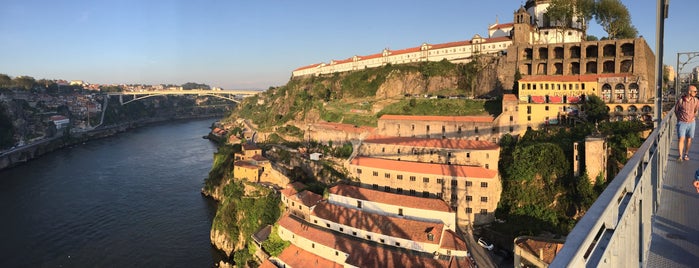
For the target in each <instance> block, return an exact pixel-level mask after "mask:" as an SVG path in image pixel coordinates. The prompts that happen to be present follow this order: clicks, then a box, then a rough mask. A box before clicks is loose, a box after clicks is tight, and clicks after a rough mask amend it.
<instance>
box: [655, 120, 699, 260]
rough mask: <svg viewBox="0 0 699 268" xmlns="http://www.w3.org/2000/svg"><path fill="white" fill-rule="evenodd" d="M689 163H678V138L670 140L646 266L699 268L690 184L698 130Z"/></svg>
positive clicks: (695, 197) (697, 199)
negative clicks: (668, 154) (664, 175)
mask: <svg viewBox="0 0 699 268" xmlns="http://www.w3.org/2000/svg"><path fill="white" fill-rule="evenodd" d="M696 130H697V132H695V135H694V137H695V139H693V145H692V147H691V148H690V150H689V158H690V160H689V161H686V160H685V161H682V162H679V161H677V157H678V150H677V144H678V143H677V137H676V136H675V137H674V138H673V141H672V148H671V150H669V151H670V156H669V157H668V162H667V167H665V172H666V177H665V181H664V182H663V185H662V194H661V196H660V200H659V204H660V205H659V207H658V210H657V212H656V214H655V216H654V217H653V222H652V227H653V233H652V237H651V246H650V252H649V254H648V261H647V267H699V193H697V190H696V188H694V186H693V185H692V182H693V180H694V171H695V170H697V169H699V128H697V129H696Z"/></svg>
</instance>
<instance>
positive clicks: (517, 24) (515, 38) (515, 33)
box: [512, 6, 534, 45]
mask: <svg viewBox="0 0 699 268" xmlns="http://www.w3.org/2000/svg"><path fill="white" fill-rule="evenodd" d="M514 16H515V19H514V20H513V21H514V25H513V28H512V43H513V44H514V45H519V44H531V43H532V41H533V40H532V38H533V34H534V26H533V24H532V16H531V15H530V14H529V13H528V12H527V10H525V9H524V7H523V6H520V7H519V9H517V11H515V13H514Z"/></svg>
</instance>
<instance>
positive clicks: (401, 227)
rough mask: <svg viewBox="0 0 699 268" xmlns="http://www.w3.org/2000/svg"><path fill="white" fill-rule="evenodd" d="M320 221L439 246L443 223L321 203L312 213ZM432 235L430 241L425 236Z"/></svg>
mask: <svg viewBox="0 0 699 268" xmlns="http://www.w3.org/2000/svg"><path fill="white" fill-rule="evenodd" d="M312 214H313V215H316V216H318V217H320V218H322V219H326V220H328V221H331V222H335V223H338V224H342V225H346V226H350V227H353V228H357V229H360V230H364V231H369V232H372V233H377V234H383V235H387V236H392V237H397V238H402V239H407V240H412V241H416V242H420V243H429V244H436V245H439V244H440V240H441V236H442V230H444V224H443V223H434V222H424V221H415V220H407V219H403V218H397V217H388V216H384V215H379V214H374V213H369V212H364V211H361V210H358V209H350V208H346V207H343V206H338V205H333V204H330V203H328V202H321V203H320V204H318V205H317V206H316V207H315V208H314V209H313V212H312ZM428 233H430V234H432V236H433V238H432V240H431V241H430V240H429V239H427V234H428Z"/></svg>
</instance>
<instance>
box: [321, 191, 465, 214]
mask: <svg viewBox="0 0 699 268" xmlns="http://www.w3.org/2000/svg"><path fill="white" fill-rule="evenodd" d="M328 192H329V193H330V194H334V195H340V196H346V197H351V198H354V199H359V200H366V201H370V202H376V203H382V204H388V205H394V206H404V207H410V208H417V209H425V210H435V211H441V212H451V208H450V207H449V205H448V204H447V203H446V202H444V200H441V199H436V198H423V197H417V196H409V195H401V194H394V193H387V192H381V191H375V190H371V189H366V188H362V187H357V186H352V185H346V184H340V185H336V186H333V187H331V188H330V189H328Z"/></svg>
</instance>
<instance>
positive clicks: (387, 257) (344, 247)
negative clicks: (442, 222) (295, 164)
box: [279, 214, 469, 268]
mask: <svg viewBox="0 0 699 268" xmlns="http://www.w3.org/2000/svg"><path fill="white" fill-rule="evenodd" d="M279 226H281V227H284V228H285V229H287V230H289V231H291V232H293V233H294V234H296V235H297V236H300V237H304V238H306V239H309V240H311V241H313V242H315V243H319V244H321V245H324V246H326V247H330V248H334V249H336V250H338V251H342V252H345V253H347V254H349V256H348V257H347V260H346V262H347V264H350V265H353V266H357V267H369V268H371V267H377V268H385V267H407V268H412V267H425V268H437V267H458V266H454V265H455V263H458V265H466V266H460V267H469V266H468V264H469V263H468V259H466V258H460V259H459V260H455V259H456V258H454V257H452V258H450V260H441V259H434V258H433V255H432V254H424V253H420V252H416V251H406V250H404V249H396V248H394V247H386V246H377V245H374V244H369V243H366V242H364V241H359V240H357V239H356V238H351V237H349V236H347V235H343V234H338V233H334V232H331V231H326V230H321V229H318V228H317V227H315V226H313V225H311V224H308V223H305V222H301V221H299V220H297V219H294V218H293V217H290V216H289V215H288V214H285V215H284V216H282V218H281V219H279Z"/></svg>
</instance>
